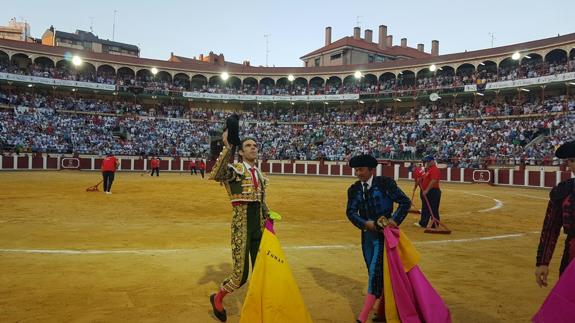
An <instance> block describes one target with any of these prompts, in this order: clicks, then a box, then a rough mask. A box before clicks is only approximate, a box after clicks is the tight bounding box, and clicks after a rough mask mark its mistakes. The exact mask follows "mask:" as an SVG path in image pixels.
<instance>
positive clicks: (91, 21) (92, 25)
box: [88, 17, 94, 33]
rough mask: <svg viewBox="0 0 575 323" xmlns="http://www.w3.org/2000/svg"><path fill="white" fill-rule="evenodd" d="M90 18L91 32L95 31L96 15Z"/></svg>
mask: <svg viewBox="0 0 575 323" xmlns="http://www.w3.org/2000/svg"><path fill="white" fill-rule="evenodd" d="M88 18H90V32H91V33H94V17H88Z"/></svg>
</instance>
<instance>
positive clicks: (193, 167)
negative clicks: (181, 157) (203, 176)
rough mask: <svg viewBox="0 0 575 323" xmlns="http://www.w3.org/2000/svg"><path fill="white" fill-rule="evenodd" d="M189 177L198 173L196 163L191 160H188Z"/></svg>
mask: <svg viewBox="0 0 575 323" xmlns="http://www.w3.org/2000/svg"><path fill="white" fill-rule="evenodd" d="M189 165H190V175H198V172H197V170H196V161H195V160H193V159H190V163H189Z"/></svg>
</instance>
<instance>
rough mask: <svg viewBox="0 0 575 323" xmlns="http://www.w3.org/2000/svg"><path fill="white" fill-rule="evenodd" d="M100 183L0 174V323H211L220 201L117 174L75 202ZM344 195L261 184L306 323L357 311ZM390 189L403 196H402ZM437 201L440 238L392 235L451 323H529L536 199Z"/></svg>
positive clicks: (554, 270) (537, 192) (225, 215)
mask: <svg viewBox="0 0 575 323" xmlns="http://www.w3.org/2000/svg"><path fill="white" fill-rule="evenodd" d="M99 180H100V174H99V173H96V172H85V171H84V172H81V171H60V172H3V173H1V174H0V191H1V192H2V194H1V195H0V200H1V206H2V208H1V209H2V211H1V212H0V268H2V275H1V276H0V321H1V322H70V321H73V322H126V321H130V322H217V321H216V319H215V318H213V317H212V315H211V306H210V302H209V299H208V297H209V295H210V294H211V293H212V292H214V291H215V290H216V288H217V287H218V284H219V283H220V282H221V281H222V279H224V277H225V276H226V275H227V274H228V273H229V272H230V271H231V252H230V249H229V240H230V228H229V223H230V217H231V214H230V213H231V212H230V210H231V207H230V205H229V203H228V202H227V195H226V193H225V190H224V188H223V187H221V186H220V185H218V184H217V183H215V182H212V181H207V180H202V179H201V178H200V177H199V176H190V175H189V174H186V173H183V174H179V173H170V174H167V173H162V174H160V177H159V178H156V177H153V178H152V177H150V176H141V173H123V172H122V173H117V174H116V181H115V182H114V186H113V188H112V192H113V195H105V194H104V193H102V192H94V193H89V192H86V191H85V189H86V187H88V186H91V185H94V184H95V183H97V182H98V181H99ZM353 181H354V179H353V178H349V177H347V178H343V177H342V178H325V177H311V176H307V177H303V176H299V177H298V176H272V177H271V183H270V186H269V190H268V204H269V206H270V208H271V209H272V210H275V211H277V212H279V213H280V214H281V215H282V216H283V221H282V222H279V223H277V224H276V233H277V236H278V237H279V239H280V241H281V244H282V247H283V248H284V250H285V253H286V257H287V260H288V262H289V264H290V266H291V268H292V271H293V273H294V276H295V278H296V281H297V283H298V285H299V287H300V289H301V291H302V295H303V298H304V300H305V303H306V304H307V306H308V308H309V311H310V313H311V316H312V318H313V320H314V321H315V322H354V320H355V317H356V315H357V313H358V312H359V311H360V310H361V306H362V304H363V298H364V295H365V292H366V283H367V274H366V269H365V265H364V263H363V260H362V256H361V249H360V245H359V235H360V232H359V231H358V230H357V229H356V228H355V227H354V226H353V225H352V224H351V223H350V222H349V221H348V220H347V218H346V216H345V206H346V198H347V195H346V192H347V187H348V186H349V185H350V184H351V183H352V182H353ZM399 184H400V186H401V187H402V188H403V189H404V191H405V192H406V193H407V194H408V195H411V189H412V187H413V186H412V185H413V183H412V182H408V181H400V182H399ZM100 189H101V187H100ZM442 190H443V196H442V204H441V212H442V219H443V220H444V222H445V223H446V224H447V225H448V226H449V228H450V229H452V230H453V233H452V234H451V235H431V234H425V233H423V232H422V231H421V229H419V228H416V227H415V226H414V225H413V223H414V222H416V220H417V218H418V215H415V214H410V215H409V216H408V218H407V219H406V220H405V222H404V223H403V224H402V226H401V227H402V228H403V230H404V232H406V234H407V235H408V237H409V238H410V239H411V240H413V241H415V242H416V247H417V248H418V250H419V251H420V252H421V253H422V261H421V263H420V267H421V269H422V270H423V272H424V273H425V275H426V276H427V278H428V279H429V280H430V282H431V283H432V284H433V286H434V287H435V288H436V290H437V291H438V292H439V294H440V295H441V296H442V297H443V299H444V300H445V302H446V303H447V305H448V306H449V308H450V310H451V313H452V317H453V321H454V322H478V323H479V322H482V323H483V322H528V321H529V320H530V318H531V316H532V315H533V314H534V313H535V312H536V310H537V309H538V307H539V306H540V305H541V303H542V302H543V300H544V298H545V297H546V295H547V293H548V292H549V290H550V287H548V288H545V289H540V288H539V287H538V286H537V285H536V283H535V278H534V274H533V272H534V269H535V264H534V263H535V252H536V248H537V243H538V239H539V233H538V232H539V230H540V228H541V225H542V222H543V217H544V213H545V208H546V205H547V201H546V200H547V198H546V197H547V195H548V190H542V189H527V188H511V187H491V186H487V185H481V184H442ZM416 204H417V206H419V205H420V204H419V199H416ZM563 240H564V236H562V237H560V238H559V243H558V245H557V248H556V253H555V256H554V258H553V261H552V263H551V267H550V283H551V284H554V283H555V282H556V280H557V276H558V263H559V259H560V256H561V251H562V249H563ZM551 286H552V285H551ZM246 290H247V285H246V286H244V287H243V288H242V289H241V290H240V291H239V292H237V293H235V294H232V295H229V296H228V297H226V299H225V303H224V304H225V305H226V309H227V312H228V322H237V321H238V319H239V314H240V311H241V306H242V301H243V298H244V296H245V293H246ZM370 317H371V315H370Z"/></svg>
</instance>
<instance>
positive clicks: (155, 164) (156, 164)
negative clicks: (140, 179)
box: [150, 156, 160, 177]
mask: <svg viewBox="0 0 575 323" xmlns="http://www.w3.org/2000/svg"><path fill="white" fill-rule="evenodd" d="M150 166H151V168H152V172H151V173H150V176H154V172H155V173H156V177H158V176H160V159H159V158H158V157H156V156H152V159H151V160H150Z"/></svg>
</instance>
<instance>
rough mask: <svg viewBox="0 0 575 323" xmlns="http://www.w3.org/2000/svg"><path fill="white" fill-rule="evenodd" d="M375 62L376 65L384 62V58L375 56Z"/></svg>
mask: <svg viewBox="0 0 575 323" xmlns="http://www.w3.org/2000/svg"><path fill="white" fill-rule="evenodd" d="M375 62H376V63H381V62H385V57H384V56H380V55H377V56H375Z"/></svg>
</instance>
